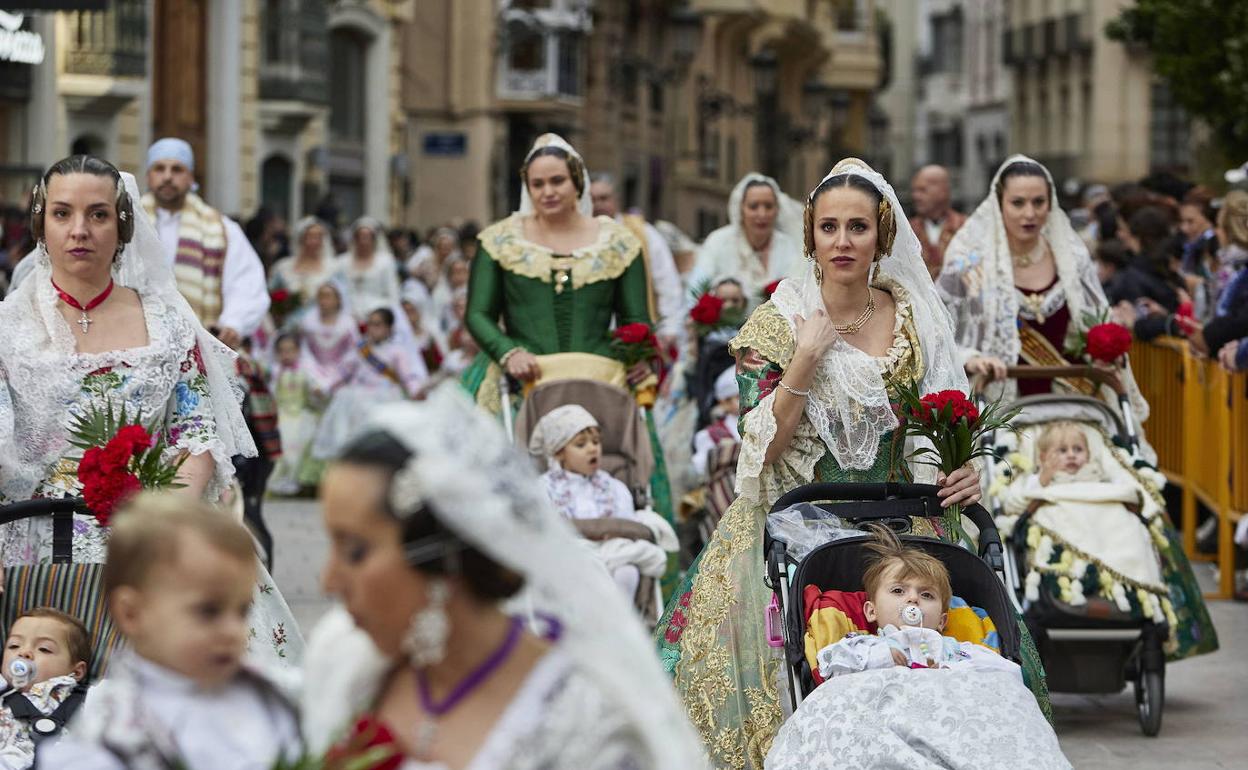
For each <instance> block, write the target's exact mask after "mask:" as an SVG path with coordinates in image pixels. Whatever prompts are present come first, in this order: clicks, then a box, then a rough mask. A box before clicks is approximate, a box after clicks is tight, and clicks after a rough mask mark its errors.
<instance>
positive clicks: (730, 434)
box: [693, 366, 741, 478]
mask: <svg viewBox="0 0 1248 770" xmlns="http://www.w3.org/2000/svg"><path fill="white" fill-rule="evenodd" d="M740 412H741V395H740V393H739V392H738V390H737V368H736V367H735V366H730V367H728V368H727V369H725V370H724V371H722V372H720V374H719V376H718V377H716V378H715V408H714V410H713V412H712V415H711V416H712V417H713V418H714V419H715V421H714V422H712V423H711V424H710V425H708V426H706V427H705V428H703V429H702V430H700V431H698V432H697V433H696V434H694V436H693V470H694V472H695V473H696V474H697V475H698V477H699V478H705V477H706V476H707V474H708V473H709V472H710V466H711V462H710V461H711V457H712V456H713V455H714V454H715V452H716V450H717V449H718V448H719V445H720V444H722V443H725V442H729V443H736V444H740V443H741V432H740V430H738V428H737V419H738V415H739V414H740Z"/></svg>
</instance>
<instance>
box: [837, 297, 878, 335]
mask: <svg viewBox="0 0 1248 770" xmlns="http://www.w3.org/2000/svg"><path fill="white" fill-rule="evenodd" d="M874 312H875V292H873V291H871V287H870V286H868V287H867V309H866V310H863V311H862V315H860V316H858V317H857V318H855V319H854V320H853V321H851V322H849V323H847V324H845V325H844V326H842V325H841V324H838V323H833V324H832V328H833V329H836V331H837V332H838V333H839V334H857V333H858V332H860V331H862V327H863V326H864V325H866V323H867V321H869V320H870V319H871V314H872V313H874Z"/></svg>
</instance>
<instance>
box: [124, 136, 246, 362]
mask: <svg viewBox="0 0 1248 770" xmlns="http://www.w3.org/2000/svg"><path fill="white" fill-rule="evenodd" d="M147 187H148V190H149V192H148V193H147V195H144V196H143V208H145V209H146V210H147V214H148V216H150V217H151V218H152V222H154V223H155V225H156V231H157V233H159V235H160V242H161V244H163V245H164V247H165V256H166V257H167V258H168V259H169V264H170V265H171V266H172V267H173V273H174V276H175V277H176V278H177V281H178V291H180V292H181V293H182V296H184V297H186V300H187V302H189V303H191V307H192V308H193V309H194V310H195V314H196V315H198V316H199V320H200V322H201V323H203V325H204V326H205V327H207V328H208V329H210V330H213V331H214V332H215V333H216V335H217V336H218V337H219V338H220V339H221V341H222V342H224V343H225V344H227V345H229V346H230V347H231V348H236V349H237V348H238V347H239V345H240V344H241V343H242V341H243V339H244V338H245V337H247V336H249V335H250V334H251V333H252V332H254V331H255V330H256V328H257V327H259V326H260V322H261V321H263V320H264V315H265V313H267V312H269V292H268V289H267V286H266V282H265V277H264V265H263V264H262V263H261V262H260V257H259V256H257V254H256V252H255V250H254V249H252V247H251V243H250V242H249V241H248V240H247V237H246V236H245V235H244V234H243V229H242V228H241V227H239V226H238V223H237V222H235V221H234V220H232V219H230V218H229V217H226V216H224V215H223V214H221V212H219V211H217V210H216V209H214V208H212V207H211V206H209V205H208V204H207V203H205V202H204V199H203V198H200V197H199V196H198V195H196V194H195V193H194V192H193V190H194V187H195V155H194V153H193V151H192V150H191V146H190V145H189V144H187V143H186V142H185V141H183V140H181V139H175V138H166V139H161V140H160V141H158V142H156V143H155V144H153V145H152V146H151V148H150V149H149V150H148V151H147Z"/></svg>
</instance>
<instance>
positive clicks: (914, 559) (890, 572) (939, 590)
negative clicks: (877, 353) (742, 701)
mask: <svg viewBox="0 0 1248 770" xmlns="http://www.w3.org/2000/svg"><path fill="white" fill-rule="evenodd" d="M875 531H876V535H875V538H874V539H873V540H872V541H871V542H870V543H868V544H867V545H866V548H867V550H868V551H869V552H870V553H871V554H872V555H873V557H874V559H873V560H872V561H871V564H870V566H869V567H867V571H866V572H865V573H864V574H863V576H862V582H863V587H864V588H865V589H866V593H867V595H868V596H869V597H871V598H870V599H868V600H867V601H866V602H865V603H864V604H863V613H864V614H865V616H866V619H867V621H868V622H869V623H875V624H876V626H877V627H878V629H879V631H878V632H877V633H875V634H865V633H855V632H850V633H848V634H846V635H845V637H844V638H842V639H841V640H840V641H837V642H834V643H833V644H830V645H828V646H827V647H824V648H823V649H822V650H820V651H819V653H818V655H817V656H816V658H817V660H818V663H819V673H820V675H821V676H822V677H823V678H824V679H825V680H827V679H830V678H832V677H834V676H843V675H845V674H852V673H855V672H858V671H865V670H867V669H871V668H888V667H890V666H905V667H907V668H954V667H958V668H964V667H969V668H973V669H978V670H985V671H1005V672H1007V673H1010V674H1013V675H1014V676H1015V677H1016V678H1017V679H1018V681H1019V682H1020V683H1021V682H1022V681H1023V672H1022V669H1021V668H1020V667H1019V666H1018V664H1017V663H1014V662H1013V661H1011V660H1007V659H1006V658H1004V657H1002V656H1001V655H999V654H997V653H996V652H995V651H994V650H990V649H988V648H987V647H984V646H982V645H979V644H973V643H971V642H959V641H958V640H957V639H954V638H952V637H949V636H941V631H943V630H944V628H945V621H946V620H947V619H948V616H949V602H950V600H951V599H952V598H953V588H952V587H951V586H950V584H949V571H948V570H947V569H946V568H945V565H944V564H942V563H941V561H940V559H937V558H936V557H935V556H932V555H931V554H928V553H925V552H924V551H921V550H919V549H917V548H907V547H905V546H903V545H902V544H901V543H900V542H899V541H898V540H897V537H896V536H895V535H894V534H893V533H892V532H891V531H890V530H888V529H886V528H883V527H876V528H875Z"/></svg>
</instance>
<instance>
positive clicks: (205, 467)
mask: <svg viewBox="0 0 1248 770" xmlns="http://www.w3.org/2000/svg"><path fill="white" fill-rule="evenodd" d="M216 470H217V466H216V462H215V461H214V460H213V458H212V454H211V453H209V452H203V453H201V454H197V455H195V454H193V455H187V457H186V459H185V460H184V461H183V462H182V467H181V468H179V469H178V483H179V484H182V485H183V486H182V487H180V488H179V489H178V490H177V491H178V492H181V493H183V494H186V495H189V496H191V497H196V498H200V497H203V496H204V492H205V491H206V490H207V489H208V483H209V482H210V481H212V474H213V473H215V472H216Z"/></svg>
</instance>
